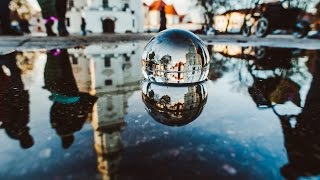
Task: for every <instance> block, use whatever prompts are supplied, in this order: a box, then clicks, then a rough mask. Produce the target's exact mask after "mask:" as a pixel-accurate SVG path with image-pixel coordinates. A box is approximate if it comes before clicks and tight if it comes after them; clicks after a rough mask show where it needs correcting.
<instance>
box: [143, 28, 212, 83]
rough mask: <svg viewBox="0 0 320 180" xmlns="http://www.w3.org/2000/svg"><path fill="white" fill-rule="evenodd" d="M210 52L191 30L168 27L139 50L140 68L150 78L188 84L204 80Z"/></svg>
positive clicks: (207, 71) (151, 80) (158, 81)
mask: <svg viewBox="0 0 320 180" xmlns="http://www.w3.org/2000/svg"><path fill="white" fill-rule="evenodd" d="M209 62H210V56H209V52H208V49H207V48H206V46H205V44H204V43H203V42H202V41H201V40H200V39H199V38H198V37H197V36H196V35H195V34H193V33H192V32H189V31H185V30H180V29H169V30H165V31H162V32H160V33H159V34H158V35H156V36H154V37H153V38H152V39H151V40H150V41H149V42H148V44H147V45H146V47H145V49H144V52H143V54H142V72H143V75H144V77H145V79H147V80H149V81H150V82H157V83H163V84H189V83H197V82H202V81H204V80H206V78H207V76H208V73H209V65H210V63H209Z"/></svg>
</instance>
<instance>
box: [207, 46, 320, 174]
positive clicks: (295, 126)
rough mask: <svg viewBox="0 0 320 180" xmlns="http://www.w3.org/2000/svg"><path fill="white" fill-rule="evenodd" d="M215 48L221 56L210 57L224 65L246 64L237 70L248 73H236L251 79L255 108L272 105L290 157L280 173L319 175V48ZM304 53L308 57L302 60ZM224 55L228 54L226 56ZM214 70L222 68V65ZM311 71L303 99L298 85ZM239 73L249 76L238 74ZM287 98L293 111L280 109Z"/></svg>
mask: <svg viewBox="0 0 320 180" xmlns="http://www.w3.org/2000/svg"><path fill="white" fill-rule="evenodd" d="M215 52H218V53H219V54H220V55H222V58H221V59H222V60H221V59H218V60H215V59H214V60H213V61H214V62H223V63H224V65H226V66H227V67H230V65H229V66H228V64H230V63H231V64H232V63H233V64H235V63H239V60H240V61H243V60H244V62H245V66H240V67H241V68H239V71H243V68H245V71H247V72H248V73H246V74H243V73H242V74H241V73H239V80H238V81H241V80H242V79H252V82H251V83H245V84H247V85H246V87H247V89H248V93H249V94H250V96H251V97H252V99H253V101H254V102H255V103H256V105H257V108H259V109H260V110H264V109H271V110H272V111H273V112H274V114H275V115H277V117H278V118H279V120H280V123H281V127H282V130H283V135H284V141H285V147H286V150H287V156H288V160H289V162H288V163H287V164H286V165H284V166H283V167H282V168H281V174H282V175H283V176H284V177H285V178H287V179H298V178H299V177H301V176H318V175H319V174H320V167H319V163H320V158H319V157H320V143H319V141H318V139H319V137H320V134H319V132H320V129H319V128H320V124H319V122H318V121H319V120H320V117H319V115H318V114H319V113H318V109H319V102H320V96H319V93H318V92H320V86H319V72H320V68H319V67H320V66H319V64H320V61H319V52H315V51H308V52H305V51H302V50H292V49H271V48H251V47H249V48H241V47H239V48H238V49H236V50H235V49H234V48H232V47H227V46H225V47H221V46H220V47H218V48H216V49H215ZM306 55H308V57H309V59H308V61H304V60H303V59H304V57H305V56H306ZM214 57H219V55H218V56H214ZM220 57H221V56H220ZM226 57H228V58H227V59H225V58H226ZM301 62H302V63H301ZM211 67H212V68H215V66H211ZM217 67H218V68H219V67H220V66H217ZM217 71H220V72H223V71H221V69H218V70H217ZM310 73H311V74H312V75H313V80H312V83H311V87H310V90H309V91H308V94H307V97H306V99H305V101H303V99H302V98H301V87H302V86H305V85H306V81H307V79H308V74H310ZM240 74H241V75H245V76H250V77H251V78H248V77H241V76H240ZM222 75H223V73H222ZM288 102H292V103H293V104H294V105H295V106H296V107H297V108H298V109H300V110H299V111H297V112H295V113H293V114H292V113H288V112H286V111H285V112H281V109H283V108H281V106H288V105H290V103H288ZM302 102H305V103H304V104H303V103H302ZM289 109H290V108H289ZM282 111H283V110H282Z"/></svg>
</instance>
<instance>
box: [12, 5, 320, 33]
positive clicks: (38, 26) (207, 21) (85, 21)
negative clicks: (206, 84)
mask: <svg viewBox="0 0 320 180" xmlns="http://www.w3.org/2000/svg"><path fill="white" fill-rule="evenodd" d="M162 9H163V12H162ZM10 10H11V15H10V16H11V17H10V19H11V25H12V26H13V27H14V28H16V29H18V30H19V31H22V32H23V33H24V34H32V35H42V34H44V35H45V32H46V27H45V23H46V22H45V20H44V19H43V18H42V13H41V8H40V6H39V4H38V1H37V0H12V1H11V2H10ZM319 10H320V4H319V0H282V1H278V0H142V1H137V0H68V1H67V11H66V17H65V24H66V28H67V30H68V31H69V32H70V33H71V34H87V33H89V34H90V33H143V32H146V33H147V32H158V31H159V27H160V25H161V22H162V23H165V25H166V28H179V29H186V30H191V31H193V32H195V33H199V34H207V35H212V34H218V33H227V34H231V33H232V34H234V33H236V34H237V33H238V34H241V33H242V34H245V35H246V36H248V35H250V34H254V33H255V31H256V29H257V28H256V27H255V28H251V26H252V27H254V26H256V25H255V24H259V23H257V22H260V21H259V19H261V17H269V18H268V20H269V23H270V26H271V25H272V26H275V28H272V32H271V33H276V34H286V33H290V32H292V27H291V26H292V25H290V24H296V23H297V22H300V21H304V22H308V28H307V29H306V30H305V31H308V32H309V31H311V32H312V31H314V32H315V31H317V30H319V29H320V28H319V24H320V15H319ZM163 13H164V15H165V16H163V15H162V14H163ZM270 15H271V17H270ZM272 19H276V21H275V22H274V20H272ZM287 20H291V21H293V22H289V21H287ZM56 24H57V23H55V25H54V26H57V25H56ZM277 24H278V25H279V24H288V25H287V26H285V27H279V28H278V27H276V26H277ZM53 29H56V28H53ZM262 36H263V35H262Z"/></svg>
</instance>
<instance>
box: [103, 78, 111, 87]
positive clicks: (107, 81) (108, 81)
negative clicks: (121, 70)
mask: <svg viewBox="0 0 320 180" xmlns="http://www.w3.org/2000/svg"><path fill="white" fill-rule="evenodd" d="M104 84H105V85H106V86H111V85H112V80H111V79H107V80H105V81H104Z"/></svg>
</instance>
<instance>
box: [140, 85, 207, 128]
mask: <svg viewBox="0 0 320 180" xmlns="http://www.w3.org/2000/svg"><path fill="white" fill-rule="evenodd" d="M207 96H208V93H207V86H206V84H205V83H198V84H191V85H189V86H164V85H161V84H158V83H150V82H146V81H145V82H144V83H143V85H142V100H143V102H144V104H145V106H146V110H147V112H148V113H149V114H150V116H151V117H152V118H153V119H154V120H156V121H157V122H159V123H161V124H164V125H167V126H183V125H186V124H188V123H190V122H192V121H194V120H195V119H196V118H197V117H198V116H199V115H200V114H201V112H202V109H203V107H204V105H205V104H206V102H207Z"/></svg>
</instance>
